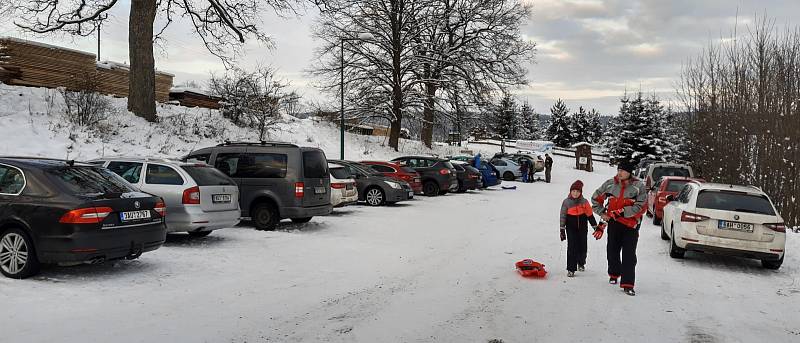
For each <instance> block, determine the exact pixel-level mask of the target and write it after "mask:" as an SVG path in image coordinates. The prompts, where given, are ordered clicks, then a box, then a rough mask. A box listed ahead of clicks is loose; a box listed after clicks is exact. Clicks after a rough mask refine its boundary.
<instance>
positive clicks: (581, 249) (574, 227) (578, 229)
mask: <svg viewBox="0 0 800 343" xmlns="http://www.w3.org/2000/svg"><path fill="white" fill-rule="evenodd" d="M588 224H592V227H593V228H594V230H595V231H599V232H602V231H603V230H604V229H605V226H606V224H605V223H603V222H600V224H598V223H597V221H596V220H595V219H594V213H593V212H592V206H591V204H589V200H586V198H584V197H583V182H582V181H581V180H578V181H575V182H574V183H573V184H572V186H570V188H569V196H568V197H567V198H566V199H564V202H562V203H561V227H560V231H561V241H564V240H567V276H569V277H573V276H575V271H576V270H579V271H584V270H586V269H585V265H586V236H587V235H588V231H589V230H588V226H589V225H588ZM595 238H597V236H595Z"/></svg>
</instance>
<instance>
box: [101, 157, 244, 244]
mask: <svg viewBox="0 0 800 343" xmlns="http://www.w3.org/2000/svg"><path fill="white" fill-rule="evenodd" d="M91 163H93V164H98V165H101V166H103V167H105V168H108V169H109V170H111V171H112V172H114V173H116V174H117V175H119V176H121V177H122V178H123V179H125V181H128V183H130V184H131V185H133V186H134V187H136V188H138V189H140V190H141V191H143V192H147V193H150V194H153V195H157V196H160V197H162V198H163V199H164V202H165V203H166V205H167V216H166V217H167V220H166V222H167V232H188V233H189V234H190V235H192V236H196V237H203V236H208V235H209V234H210V233H211V231H213V230H217V229H222V228H226V227H232V226H234V225H236V224H237V223H238V222H239V218H240V217H241V211H240V209H239V188H238V187H237V186H236V183H235V182H234V181H233V180H232V179H231V178H229V177H228V176H227V175H225V174H223V173H222V172H220V171H219V170H217V169H215V168H213V167H211V166H209V165H207V164H205V163H202V162H198V163H192V162H181V161H177V160H167V159H148V158H141V157H133V158H127V157H114V158H101V159H97V160H94V161H91Z"/></svg>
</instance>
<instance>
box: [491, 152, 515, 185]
mask: <svg viewBox="0 0 800 343" xmlns="http://www.w3.org/2000/svg"><path fill="white" fill-rule="evenodd" d="M490 163H491V164H492V165H493V166H494V167H495V168H497V170H498V171H499V172H500V175H501V176H502V177H503V180H506V181H514V180H516V179H517V178H518V177H522V170H520V169H519V167H520V166H519V164H518V163H517V162H514V161H513V160H511V159H509V158H505V157H502V158H493V159H492V160H491V161H490Z"/></svg>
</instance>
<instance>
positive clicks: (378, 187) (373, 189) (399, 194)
mask: <svg viewBox="0 0 800 343" xmlns="http://www.w3.org/2000/svg"><path fill="white" fill-rule="evenodd" d="M331 162H333V163H336V164H339V165H343V166H345V167H347V168H348V170H349V171H350V174H352V175H353V177H354V178H355V180H356V186H357V187H358V200H359V201H364V202H366V203H367V205H370V206H381V205H385V204H394V203H397V202H400V201H406V200H409V199H413V198H414V191H413V190H411V186H410V185H409V184H408V183H407V182H405V181H398V180H395V179H392V178H388V177H386V176H383V174H381V173H379V172H377V171H375V170H374V169H372V168H370V167H369V166H368V165H366V164H361V163H358V162H352V161H341V160H331Z"/></svg>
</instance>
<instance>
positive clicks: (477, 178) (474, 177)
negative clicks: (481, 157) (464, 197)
mask: <svg viewBox="0 0 800 343" xmlns="http://www.w3.org/2000/svg"><path fill="white" fill-rule="evenodd" d="M450 163H451V164H453V167H454V168H456V178H457V179H458V190H457V192H459V193H464V192H466V191H468V190H475V189H478V188H480V187H481V186H482V181H481V172H480V171H478V170H477V169H475V168H473V167H470V166H469V164H467V163H466V162H460V161H450Z"/></svg>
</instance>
